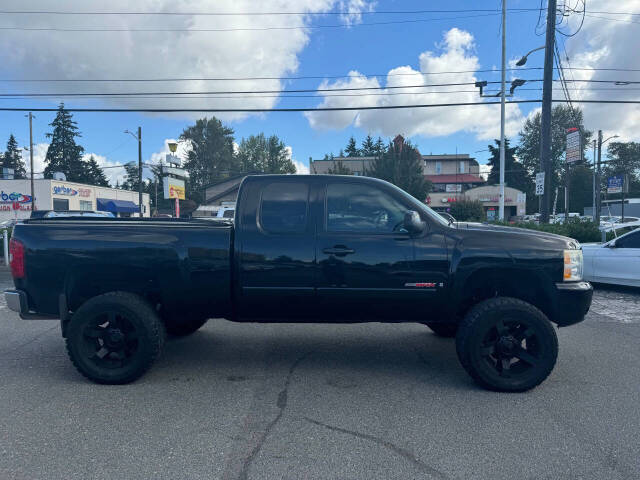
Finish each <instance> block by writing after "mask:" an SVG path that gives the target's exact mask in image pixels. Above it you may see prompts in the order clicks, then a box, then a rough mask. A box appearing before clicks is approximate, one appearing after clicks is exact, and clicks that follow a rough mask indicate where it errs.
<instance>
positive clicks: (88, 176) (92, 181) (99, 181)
mask: <svg viewBox="0 0 640 480" xmlns="http://www.w3.org/2000/svg"><path fill="white" fill-rule="evenodd" d="M84 163H85V169H84V170H85V172H84V178H83V180H82V182H83V183H88V184H89V185H95V186H97V187H108V186H110V185H109V180H107V177H106V176H105V174H104V171H103V170H102V168H100V165H98V162H97V161H96V159H95V158H94V156H93V155H91V156H89V159H88V160H85V162H84Z"/></svg>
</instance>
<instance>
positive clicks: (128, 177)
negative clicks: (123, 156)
mask: <svg viewBox="0 0 640 480" xmlns="http://www.w3.org/2000/svg"><path fill="white" fill-rule="evenodd" d="M139 170H140V169H139V168H138V164H137V163H136V162H129V163H126V164H125V165H124V172H125V173H124V181H123V182H122V188H123V189H124V190H133V191H134V192H137V191H138V185H140V181H139V180H140V179H139V177H138V171H139Z"/></svg>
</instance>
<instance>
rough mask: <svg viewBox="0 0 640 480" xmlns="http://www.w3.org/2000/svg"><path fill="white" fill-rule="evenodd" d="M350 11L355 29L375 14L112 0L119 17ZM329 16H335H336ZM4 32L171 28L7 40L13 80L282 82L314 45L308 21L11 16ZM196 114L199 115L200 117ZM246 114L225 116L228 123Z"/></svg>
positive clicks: (228, 102) (303, 4)
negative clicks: (362, 18)
mask: <svg viewBox="0 0 640 480" xmlns="http://www.w3.org/2000/svg"><path fill="white" fill-rule="evenodd" d="M342 4H344V5H343V6H344V7H345V9H346V10H347V11H349V12H352V13H350V14H349V15H347V16H345V17H344V18H343V19H342V20H343V21H344V22H347V23H349V24H352V23H355V22H357V21H359V18H360V14H361V12H362V11H364V10H367V9H369V8H372V7H371V5H372V3H371V2H368V1H365V0H349V1H348V2H340V1H339V0H296V1H295V2H284V1H282V0H262V1H261V2H255V1H252V0H217V1H216V2H211V1H208V0H140V1H137V2H131V1H130V0H111V1H110V2H108V4H105V5H108V8H107V9H108V10H113V11H127V10H130V11H158V12H161V11H163V10H164V11H185V12H197V11H202V12H207V11H212V10H216V11H221V12H239V13H242V12H248V11H256V10H262V11H292V10H293V11H296V12H305V13H325V12H328V11H330V10H331V9H334V8H337V7H338V6H340V5H342ZM87 5H88V4H87V2H86V1H85V0H66V1H65V2H64V7H65V10H69V11H83V10H87V9H88V6H87ZM2 6H3V7H4V8H5V9H6V10H20V9H24V8H23V7H24V2H23V1H22V0H4V2H3V5H2ZM49 7H50V2H49V1H47V0H33V1H31V2H29V9H30V10H47V9H49ZM332 18H333V17H332ZM3 21H4V24H3V26H4V27H12V26H16V27H21V26H27V27H40V26H42V27H48V26H53V27H59V28H121V29H129V28H135V29H158V28H160V29H161V30H162V29H166V30H164V31H157V32H132V31H120V32H64V31H58V32H53V31H30V32H24V31H11V30H6V31H4V32H3V37H2V42H0V58H2V64H3V65H2V66H3V71H4V72H5V73H7V75H13V76H15V77H16V78H25V77H26V78H35V79H37V78H60V79H72V78H96V79H98V78H126V79H132V78H171V77H174V78H175V77H198V78H203V77H207V78H215V77H217V78H220V77H223V78H224V77H226V78H229V77H232V78H234V77H265V76H268V77H276V78H277V77H281V76H283V75H287V74H291V73H294V72H296V70H297V69H298V64H299V60H298V55H299V54H300V52H301V51H302V50H303V48H304V47H305V46H306V45H307V43H308V42H309V34H310V30H308V29H306V28H304V27H307V26H308V25H310V23H311V18H310V17H308V16H299V15H271V16H269V15H266V16H261V15H252V16H247V15H244V16H243V15H239V16H204V15H203V16H193V15H184V16H169V15H166V16H159V15H120V16H118V15H99V16H82V15H70V16H52V15H29V16H24V15H9V16H7V18H3ZM236 27H237V28H268V27H302V28H301V29H288V30H269V31H265V30H262V31H259V30H254V31H247V30H244V31H233V32H211V31H209V32H202V31H201V32H197V31H170V29H192V30H193V29H228V28H236ZM17 85H19V87H16V89H18V88H19V90H20V91H32V92H36V91H40V92H42V91H43V90H44V89H45V88H46V90H47V91H49V92H53V93H60V92H63V91H70V92H76V93H77V92H104V93H116V92H132V91H141V90H146V91H172V92H189V91H207V90H218V91H225V90H226V91H228V90H279V89H281V88H283V87H284V83H283V82H282V81H280V80H233V81H193V82H167V83H164V82H154V83H143V82H141V83H102V82H100V83H65V82H61V83H53V84H52V83H47V84H44V85H46V87H45V86H43V85H42V84H28V83H20V84H17ZM277 101H278V98H276V97H273V98H252V99H247V98H240V99H234V98H217V99H216V98H197V99H196V98H182V99H176V98H161V99H155V100H154V99H149V98H146V99H140V98H137V99H136V98H109V99H105V100H104V102H105V103H108V104H109V106H118V107H147V108H148V107H156V108H158V107H162V108H179V107H183V108H184V107H187V108H271V107H274V106H275V105H276V103H277ZM194 115H196V114H194ZM245 116H246V115H245V114H231V113H230V114H226V115H220V117H221V118H224V119H225V120H231V119H238V118H243V117H245Z"/></svg>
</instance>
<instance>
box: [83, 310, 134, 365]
mask: <svg viewBox="0 0 640 480" xmlns="http://www.w3.org/2000/svg"><path fill="white" fill-rule="evenodd" d="M139 337H140V332H139V331H138V330H137V329H136V326H135V323H133V322H132V321H131V320H130V319H128V318H127V316H126V314H122V313H117V312H109V313H102V314H99V315H96V316H95V317H93V318H92V319H90V320H89V321H87V322H86V323H85V325H84V326H83V327H82V339H83V343H82V349H81V351H82V354H83V355H84V356H85V357H86V359H87V360H88V361H90V362H92V363H93V364H94V365H95V366H96V367H98V368H105V369H117V368H123V367H126V366H127V365H129V364H130V363H131V362H132V360H133V359H134V358H135V356H136V354H137V353H138V351H139V346H140V344H139Z"/></svg>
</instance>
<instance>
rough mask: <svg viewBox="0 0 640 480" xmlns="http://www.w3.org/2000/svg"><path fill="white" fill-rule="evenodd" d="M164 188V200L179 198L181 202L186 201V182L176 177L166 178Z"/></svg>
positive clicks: (163, 180)
mask: <svg viewBox="0 0 640 480" xmlns="http://www.w3.org/2000/svg"><path fill="white" fill-rule="evenodd" d="M162 184H163V187H164V198H165V199H170V198H177V199H180V200H184V199H185V191H184V180H182V179H181V178H175V177H164V178H163V179H162Z"/></svg>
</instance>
